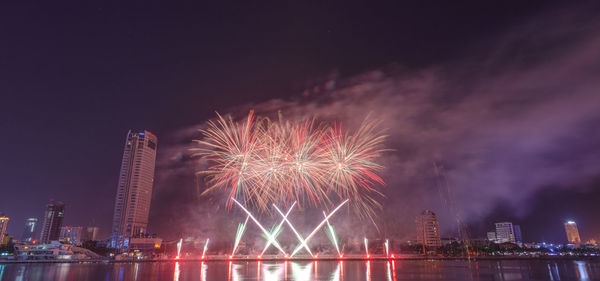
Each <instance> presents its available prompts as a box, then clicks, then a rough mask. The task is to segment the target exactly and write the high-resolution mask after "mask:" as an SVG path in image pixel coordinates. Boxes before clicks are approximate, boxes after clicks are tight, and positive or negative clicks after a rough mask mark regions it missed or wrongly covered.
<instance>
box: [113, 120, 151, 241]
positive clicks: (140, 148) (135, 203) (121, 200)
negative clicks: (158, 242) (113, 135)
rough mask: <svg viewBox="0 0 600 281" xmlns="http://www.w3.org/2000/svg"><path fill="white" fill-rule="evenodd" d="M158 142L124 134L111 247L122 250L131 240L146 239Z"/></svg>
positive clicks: (147, 136)
mask: <svg viewBox="0 0 600 281" xmlns="http://www.w3.org/2000/svg"><path fill="white" fill-rule="evenodd" d="M156 144H157V138H156V136H155V135H154V134H152V133H151V132H149V131H143V132H132V131H131V130H130V131H129V132H128V133H127V139H126V140H125V149H124V152H123V160H122V161H121V172H120V174H119V185H118V188H117V195H116V198H115V208H114V216H113V224H112V237H111V246H112V247H114V248H120V249H121V250H124V249H125V248H126V246H127V243H128V238H130V237H140V236H144V235H146V232H147V229H146V228H147V226H148V215H149V212H150V199H151V198H152V185H153V183H154V166H155V162H156Z"/></svg>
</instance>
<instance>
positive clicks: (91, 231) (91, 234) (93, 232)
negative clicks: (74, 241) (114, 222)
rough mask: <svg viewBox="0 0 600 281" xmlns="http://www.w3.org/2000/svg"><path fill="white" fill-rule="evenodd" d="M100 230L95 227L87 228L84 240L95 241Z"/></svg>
mask: <svg viewBox="0 0 600 281" xmlns="http://www.w3.org/2000/svg"><path fill="white" fill-rule="evenodd" d="M99 231H100V228H99V227H97V226H88V227H87V228H86V235H85V240H96V239H98V232H99Z"/></svg>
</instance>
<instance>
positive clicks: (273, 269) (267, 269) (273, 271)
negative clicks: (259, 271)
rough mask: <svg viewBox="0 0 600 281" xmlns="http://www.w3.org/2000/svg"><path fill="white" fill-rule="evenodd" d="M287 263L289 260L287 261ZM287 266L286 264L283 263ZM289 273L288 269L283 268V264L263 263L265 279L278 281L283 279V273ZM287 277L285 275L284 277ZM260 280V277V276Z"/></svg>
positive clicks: (265, 280) (266, 280)
mask: <svg viewBox="0 0 600 281" xmlns="http://www.w3.org/2000/svg"><path fill="white" fill-rule="evenodd" d="M286 264H287V262H286ZM283 266H285V265H283ZM282 273H283V274H284V276H285V275H287V271H285V269H284V268H282V264H264V265H263V280H264V281H278V280H281V279H282V278H281V274H282ZM284 278H285V277H284ZM259 280H260V278H259Z"/></svg>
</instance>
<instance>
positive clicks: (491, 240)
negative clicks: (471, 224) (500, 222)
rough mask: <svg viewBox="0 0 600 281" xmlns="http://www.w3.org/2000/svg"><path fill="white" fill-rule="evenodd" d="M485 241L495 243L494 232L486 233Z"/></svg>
mask: <svg viewBox="0 0 600 281" xmlns="http://www.w3.org/2000/svg"><path fill="white" fill-rule="evenodd" d="M487 240H488V241H490V242H492V243H496V231H488V233H487Z"/></svg>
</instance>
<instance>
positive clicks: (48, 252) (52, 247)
mask: <svg viewBox="0 0 600 281" xmlns="http://www.w3.org/2000/svg"><path fill="white" fill-rule="evenodd" d="M15 256H16V258H17V259H19V260H73V259H75V260H77V259H99V258H102V257H101V256H99V255H98V254H96V253H94V252H92V251H90V250H88V249H84V248H80V247H76V246H74V245H69V244H62V243H59V242H57V241H52V242H50V243H48V244H17V245H15Z"/></svg>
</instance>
